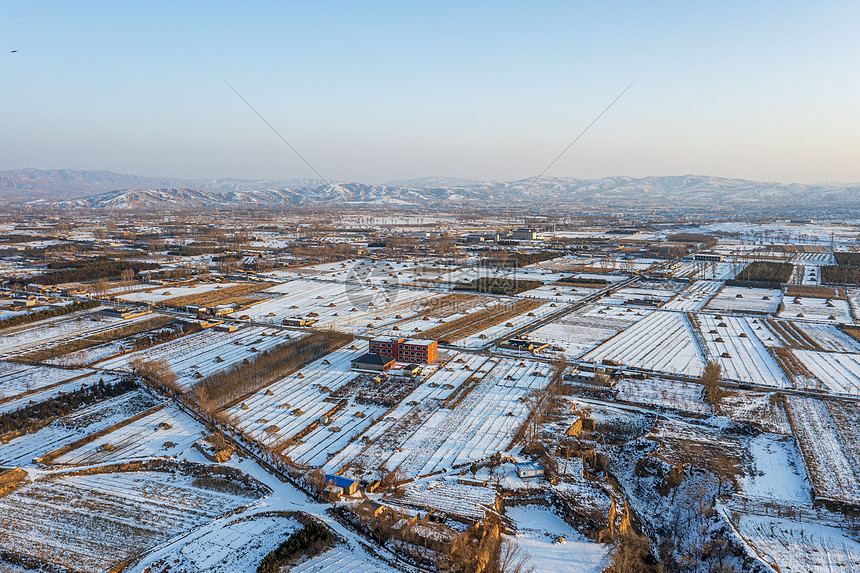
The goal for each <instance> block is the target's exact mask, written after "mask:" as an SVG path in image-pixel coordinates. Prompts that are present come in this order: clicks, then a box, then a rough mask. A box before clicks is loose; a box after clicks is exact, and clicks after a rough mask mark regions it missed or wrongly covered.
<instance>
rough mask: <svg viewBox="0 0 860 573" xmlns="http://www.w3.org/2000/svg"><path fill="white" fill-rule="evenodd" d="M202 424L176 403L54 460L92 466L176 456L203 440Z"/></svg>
mask: <svg viewBox="0 0 860 573" xmlns="http://www.w3.org/2000/svg"><path fill="white" fill-rule="evenodd" d="M200 437H201V434H200V425H199V424H197V422H195V421H194V420H193V419H192V418H191V417H190V416H188V415H187V414H185V413H184V412H182V411H181V410H179V408H177V407H176V406H174V405H168V406H167V407H166V408H162V409H161V410H158V411H157V412H154V413H152V414H149V415H148V416H145V417H143V418H141V419H139V420H136V421H134V422H131V423H130V424H128V425H125V426H123V427H121V428H118V429H117V430H115V431H113V432H111V433H109V434H106V435H104V436H101V437H100V438H97V439H96V440H94V441H92V442H90V443H88V444H86V445H84V446H81V447H80V448H78V449H75V450H72V451H70V452H68V453H66V454H63V455H61V456H60V457H58V458H56V459H55V460H54V462H53V463H54V464H57V465H90V464H100V463H107V462H115V461H127V460H142V459H147V458H152V457H161V456H168V455H169V456H175V455H177V454H179V453H181V452H183V451H185V450H186V449H188V448H189V447H191V445H192V444H193V443H194V442H196V441H197V440H198V439H200Z"/></svg>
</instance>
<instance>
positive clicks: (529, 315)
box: [454, 302, 559, 348]
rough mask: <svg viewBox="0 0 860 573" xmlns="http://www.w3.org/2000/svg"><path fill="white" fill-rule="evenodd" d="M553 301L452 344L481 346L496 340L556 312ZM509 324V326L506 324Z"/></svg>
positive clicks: (465, 346) (471, 346)
mask: <svg viewBox="0 0 860 573" xmlns="http://www.w3.org/2000/svg"><path fill="white" fill-rule="evenodd" d="M554 304H555V303H549V302H547V303H544V304H542V305H540V306H539V307H537V308H536V309H534V310H532V311H530V312H524V313H522V314H519V315H517V316H515V317H513V318H511V319H510V320H508V321H505V322H503V323H501V324H497V325H495V326H491V327H489V328H485V329H484V330H481V331H480V332H476V333H474V334H470V335H469V336H467V337H465V338H462V339H460V340H458V341H456V342H455V343H454V344H455V345H456V346H459V347H462V348H481V347H483V346H486V345H487V342H488V341H490V340H496V339H498V338H501V337H503V336H505V335H506V334H507V333H510V332H513V331H514V330H516V329H518V328H522V327H523V326H526V325H528V324H529V323H531V322H534V321H536V320H538V319H540V318H542V317H544V316H547V315H548V314H552V313H553V312H557V311H558V310H559V308H558V307H556V306H553V305H554ZM508 324H510V325H511V326H508Z"/></svg>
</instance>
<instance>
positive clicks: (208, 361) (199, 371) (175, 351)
mask: <svg viewBox="0 0 860 573" xmlns="http://www.w3.org/2000/svg"><path fill="white" fill-rule="evenodd" d="M291 336H292V337H295V336H297V334H296V333H295V332H292V333H290V332H287V331H284V330H281V329H279V328H264V327H262V326H247V327H244V328H239V329H238V330H237V331H235V332H218V331H216V330H214V329H209V330H204V331H203V332H198V333H195V334H189V335H188V336H183V337H181V338H178V339H176V340H172V341H170V342H165V343H164V344H159V345H156V346H153V347H151V348H147V349H146V350H140V351H138V352H133V353H130V354H124V355H122V356H117V357H115V358H111V359H108V360H105V361H104V362H100V363H98V365H97V367H98V368H101V369H105V370H118V371H121V372H130V371H131V361H132V360H134V359H135V358H136V357H140V358H141V359H143V360H160V359H164V360H167V362H168V363H169V364H170V367H171V369H172V370H173V372H174V373H175V374H176V376H177V383H178V384H179V385H180V386H182V387H183V388H184V389H189V388H191V387H192V386H193V385H194V383H195V382H196V381H197V380H198V379H200V378H205V377H206V376H208V375H209V374H212V373H213V372H216V371H218V370H224V369H227V368H230V367H231V366H233V365H235V364H238V363H240V362H242V361H243V360H244V359H246V358H251V357H253V356H254V355H255V354H257V353H258V352H262V351H264V350H268V349H270V348H272V347H274V346H277V345H279V344H283V343H284V342H286V340H287V339H288V338H289V337H291ZM299 336H301V335H299Z"/></svg>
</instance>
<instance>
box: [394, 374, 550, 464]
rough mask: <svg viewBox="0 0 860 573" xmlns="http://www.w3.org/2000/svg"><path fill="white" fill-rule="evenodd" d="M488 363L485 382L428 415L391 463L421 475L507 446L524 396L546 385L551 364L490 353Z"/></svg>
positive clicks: (524, 410)
mask: <svg viewBox="0 0 860 573" xmlns="http://www.w3.org/2000/svg"><path fill="white" fill-rule="evenodd" d="M493 362H495V364H493V365H492V366H490V364H492V363H493ZM485 368H491V369H490V370H488V371H487V372H486V374H485V376H484V377H483V379H482V380H481V382H480V383H479V384H478V385H477V386H475V387H474V388H473V389H472V390H471V392H469V393H468V394H467V395H466V396H465V397H464V398H463V399H462V401H460V403H459V404H456V405H453V404H452V409H450V410H449V409H447V408H443V409H440V410H438V411H437V412H435V413H434V414H433V415H432V416H430V418H429V419H428V420H427V421H426V422H424V424H423V425H422V426H421V427H420V428H419V429H418V430H417V431H416V432H415V433H414V434H412V435H411V436H410V437H409V438H408V439H407V440H406V441H405V442H404V443H403V444H402V445H401V447H400V448H399V451H397V452H395V453H393V454H392V456H391V458H389V460H388V462H387V463H388V467H390V468H393V467H400V469H401V470H403V472H404V473H405V474H406V475H407V476H421V475H426V474H429V473H432V472H435V471H437V470H439V469H442V468H451V467H452V466H454V465H458V464H463V463H467V462H470V461H473V460H478V459H482V458H485V457H487V456H489V455H491V454H493V453H495V452H497V451H502V450H504V449H505V448H506V447H507V446H508V444H509V443H510V441H511V439H512V438H513V436H514V434H515V433H516V431H517V430H518V428H519V426H520V425H521V424H522V423H523V421H524V420H525V419H526V417H527V415H528V406H527V404H526V403H525V401H524V400H523V398H524V397H525V396H526V395H527V394H528V393H529V392H530V391H532V390H536V389H540V388H543V387H544V386H546V384H547V383H548V382H549V374H550V372H549V366H548V365H545V364H540V363H537V364H536V363H525V362H520V361H518V360H509V359H490V360H489V361H488V362H487V365H485ZM479 373H482V372H480V371H479Z"/></svg>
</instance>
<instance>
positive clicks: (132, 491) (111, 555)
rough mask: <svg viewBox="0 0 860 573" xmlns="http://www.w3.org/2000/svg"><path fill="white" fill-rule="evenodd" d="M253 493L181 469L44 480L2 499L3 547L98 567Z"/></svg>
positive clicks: (88, 567)
mask: <svg viewBox="0 0 860 573" xmlns="http://www.w3.org/2000/svg"><path fill="white" fill-rule="evenodd" d="M251 499H252V498H251V497H245V496H237V495H232V494H226V493H220V492H216V491H213V490H208V489H201V488H199V487H196V486H195V485H194V480H193V478H192V477H190V476H187V475H184V474H179V473H164V472H135V473H127V474H124V473H118V474H116V473H115V474H95V475H73V476H57V477H50V478H42V479H38V480H36V481H33V482H29V483H27V484H25V485H24V486H23V487H21V488H19V489H18V490H16V491H14V492H13V493H11V494H10V495H8V496H6V497H3V498H0V532H2V534H3V535H0V547H2V548H3V549H5V550H6V551H10V552H13V553H21V554H24V555H28V556H31V557H35V558H38V559H41V560H43V561H45V562H46V563H53V564H56V565H63V566H66V567H69V568H71V569H72V570H75V571H83V572H93V573H95V572H98V571H104V570H106V569H108V568H110V567H111V566H112V565H114V564H116V563H117V562H120V561H122V560H125V559H128V558H129V557H132V556H134V555H136V554H137V553H139V552H141V551H143V550H145V549H148V548H150V547H152V546H154V545H156V544H158V543H162V542H164V541H166V540H168V539H170V538H171V537H173V536H175V535H177V534H180V533H183V532H185V531H188V530H190V529H192V528H193V527H195V526H197V525H200V524H201V523H203V522H205V521H208V520H209V519H211V518H212V517H214V516H216V515H219V514H221V513H225V512H226V511H227V510H229V509H231V508H234V507H237V506H240V505H244V504H247V503H249V502H250V501H251Z"/></svg>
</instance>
